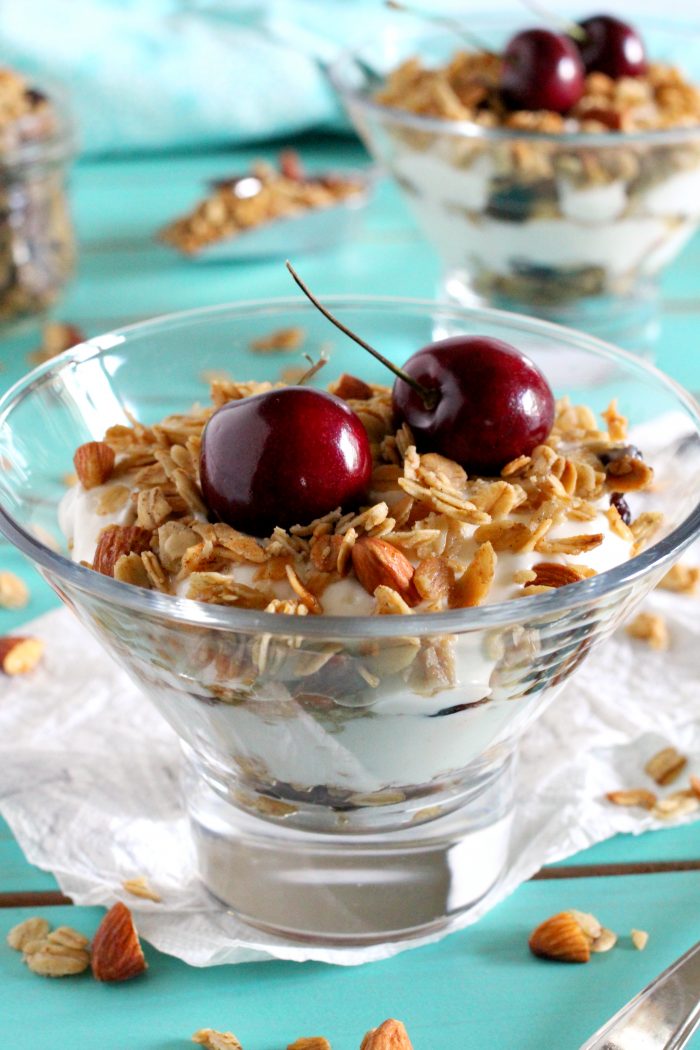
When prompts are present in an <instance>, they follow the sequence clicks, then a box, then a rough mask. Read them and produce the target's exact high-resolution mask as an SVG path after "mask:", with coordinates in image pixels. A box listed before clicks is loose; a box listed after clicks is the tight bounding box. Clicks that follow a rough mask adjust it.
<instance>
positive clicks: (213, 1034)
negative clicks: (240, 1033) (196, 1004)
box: [192, 1028, 243, 1050]
mask: <svg viewBox="0 0 700 1050" xmlns="http://www.w3.org/2000/svg"><path fill="white" fill-rule="evenodd" d="M192 1042H193V1043H199V1044H200V1046H203V1047H204V1050H243V1047H242V1046H241V1044H240V1042H239V1041H238V1039H236V1037H235V1035H234V1034H233V1032H217V1030H216V1029H215V1028H200V1029H199V1031H197V1032H195V1033H194V1035H193V1036H192Z"/></svg>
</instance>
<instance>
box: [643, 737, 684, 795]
mask: <svg viewBox="0 0 700 1050" xmlns="http://www.w3.org/2000/svg"><path fill="white" fill-rule="evenodd" d="M687 765H688V759H687V758H686V757H685V755H681V754H680V752H679V751H677V750H676V749H675V747H664V748H662V750H661V751H657V753H656V754H655V755H652V756H651V758H650V759H649V760H648V762H647V763H646V765H645V766H644V772H645V773H646V774H647V775H648V776H650V777H651V779H652V780H655V781H656V783H657V784H659V785H660V786H661V787H666V786H667V785H668V784H672V783H673V782H674V780H677V779H678V777H679V776H680V775H681V773H682V772H683V770H684V769H685V767H686V766H687Z"/></svg>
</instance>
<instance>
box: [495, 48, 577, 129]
mask: <svg viewBox="0 0 700 1050" xmlns="http://www.w3.org/2000/svg"><path fill="white" fill-rule="evenodd" d="M584 75H585V71H584V68H583V62H582V60H581V55H580V54H579V50H578V48H577V47H576V45H575V44H574V42H573V41H572V40H570V39H569V37H567V36H564V35H563V34H561V33H554V32H552V30H550V29H525V30H523V31H522V32H521V33H516V35H515V36H514V37H512V38H511V40H510V41H509V42H508V45H507V46H506V49H505V51H504V52H503V68H502V70H501V93H502V95H503V99H504V101H505V102H506V104H507V105H508V106H510V107H511V108H512V109H533V110H537V109H549V110H552V111H553V112H555V113H566V112H567V110H569V109H571V107H572V106H575V105H576V103H577V102H578V101H579V99H580V98H581V95H582V94H583V88H584Z"/></svg>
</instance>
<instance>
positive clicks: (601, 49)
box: [578, 15, 647, 80]
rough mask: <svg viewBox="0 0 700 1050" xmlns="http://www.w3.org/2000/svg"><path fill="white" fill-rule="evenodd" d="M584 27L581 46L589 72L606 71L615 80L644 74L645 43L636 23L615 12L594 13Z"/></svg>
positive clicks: (585, 21)
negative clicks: (631, 22) (634, 25)
mask: <svg viewBox="0 0 700 1050" xmlns="http://www.w3.org/2000/svg"><path fill="white" fill-rule="evenodd" d="M580 26H581V29H582V30H583V32H584V33H585V37H584V39H583V40H580V41H578V47H579V51H580V52H581V58H582V59H583V64H584V66H585V67H586V72H587V73H593V72H596V73H605V74H607V76H609V77H612V78H613V80H618V79H619V78H620V77H641V76H644V74H645V73H646V71H647V60H646V54H645V52H644V43H643V42H642V38H641V36H640V35H639V33H638V32H637V30H636V29H635V28H634V27H633V26H631V25H629V24H628V23H627V22H623V21H621V20H620V19H619V18H613V16H612V15H593V16H592V17H591V18H586V19H585V20H584V21H583V22H581V23H580Z"/></svg>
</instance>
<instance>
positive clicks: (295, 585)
mask: <svg viewBox="0 0 700 1050" xmlns="http://www.w3.org/2000/svg"><path fill="white" fill-rule="evenodd" d="M285 571H286V573H287V579H288V580H289V585H290V587H291V588H292V590H293V591H294V593H295V594H296V596H297V597H298V599H299V601H300V602H301V603H302V604H303V605H305V606H306V608H307V609H308V610H309V612H310V613H314V614H317V615H318V614H320V613H322V612H323V606H322V605H321V603H320V601H319V600H318V598H317V597H316V596H315V595H314V594H312V593H311V591H310V590H309V589H308V587H305V586H304V584H303V583H302V582H301V580H300V579H299V577H298V576H297V573H296V571H295V570H294V569H293V568H292V566H291V565H286V566H285Z"/></svg>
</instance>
